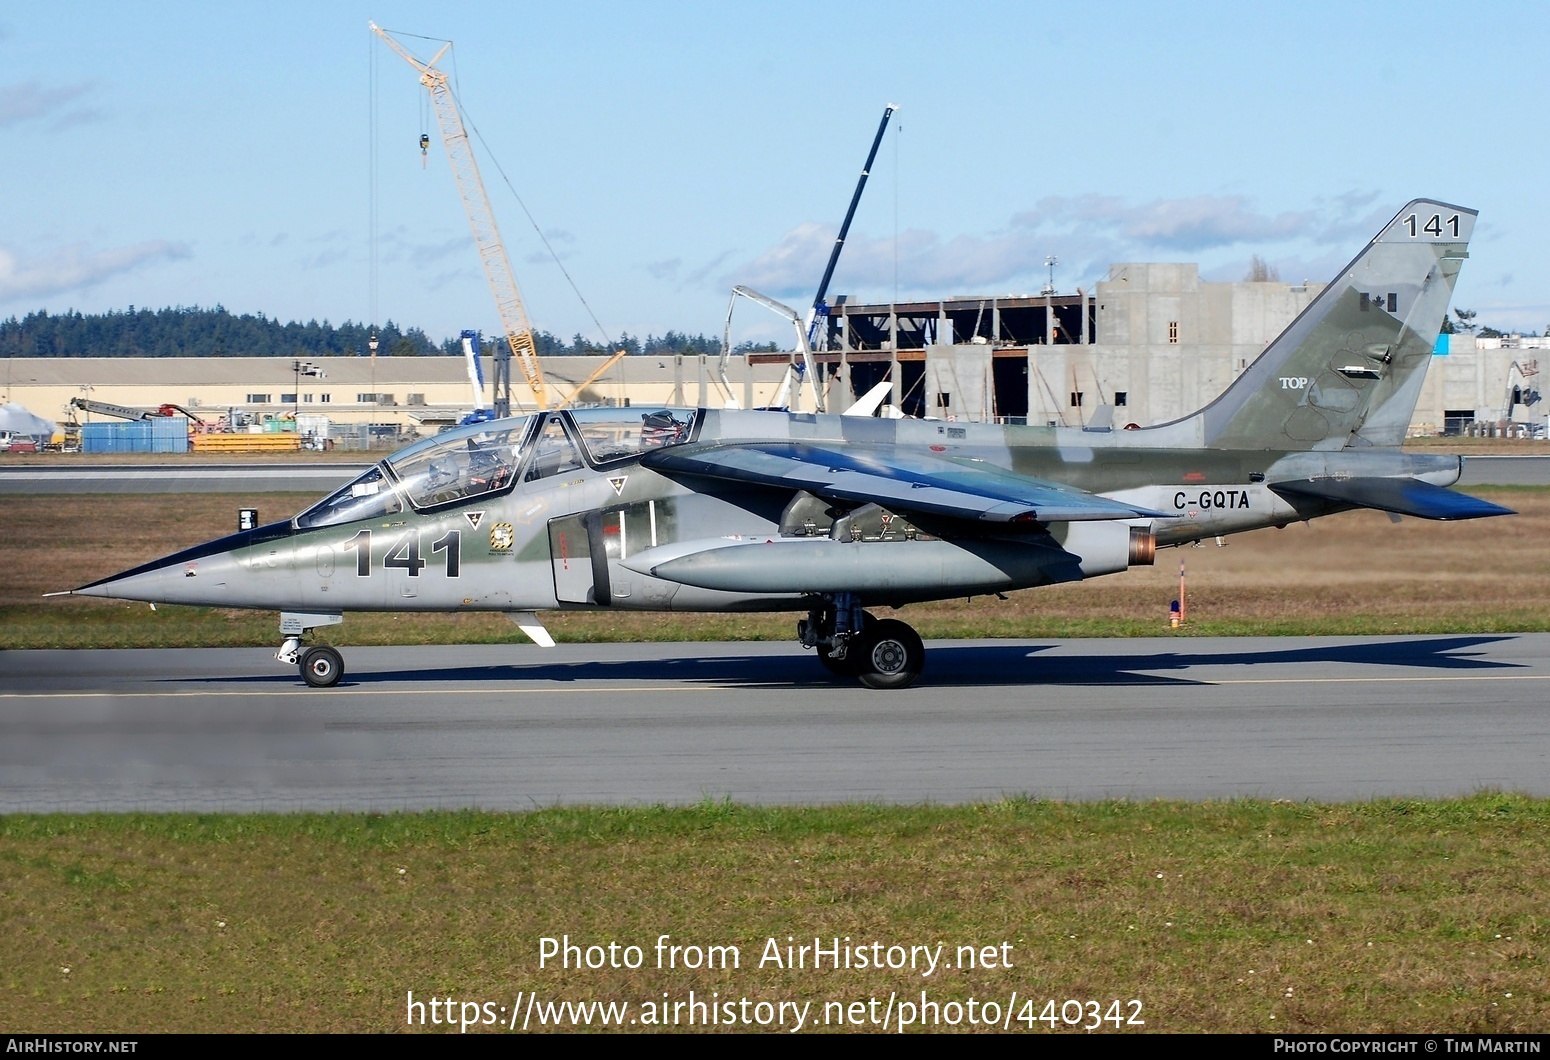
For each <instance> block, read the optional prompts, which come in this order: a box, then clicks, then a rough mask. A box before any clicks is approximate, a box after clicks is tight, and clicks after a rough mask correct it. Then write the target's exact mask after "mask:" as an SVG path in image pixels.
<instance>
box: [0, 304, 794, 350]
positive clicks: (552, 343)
mask: <svg viewBox="0 0 1550 1060" xmlns="http://www.w3.org/2000/svg"><path fill="white" fill-rule="evenodd" d="M488 334H490V335H493V336H495V337H496V340H497V341H498V340H499V338H500V331H499V330H498V329H495V330H492V331H491V332H489V333H488ZM370 338H371V328H370V327H369V326H368V325H366V324H358V323H356V322H354V321H351V320H346V321H345V322H344V323H342V324H330V323H329V322H328V321H327V320H324V321H323V322H322V323H319V322H318V321H316V320H309V321H308V322H307V323H305V324H302V323H300V322H298V321H290V322H289V323H284V324H282V323H281V322H280V321H279V320H277V319H271V318H270V317H267V316H265V315H264V314H263V313H258V314H252V313H244V314H242V315H241V316H238V315H236V314H234V313H232V312H230V311H229V310H227V309H226V308H225V307H223V306H219V305H218V306H216V307H215V308H214V309H201V308H199V307H198V306H175V307H170V308H166V309H136V308H135V307H134V306H130V307H129V308H128V309H127V310H125V311H124V312H118V311H112V310H110V311H109V312H106V313H77V312H74V311H71V312H66V313H58V314H53V313H48V312H45V311H43V310H39V311H37V312H34V313H28V314H27V315H26V316H24V317H20V318H18V317H15V316H13V317H11V318H9V319H7V320H0V356H3V357H365V356H368V355H369V353H370V348H369V346H368V345H367V343H368V341H369V340H370ZM533 338H534V343H535V345H536V346H537V348H538V353H539V356H541V357H550V356H554V357H563V356H567V355H587V356H595V355H598V354H612V353H615V352H617V351H618V350H621V349H624V350H628V351H629V352H630V353H632V354H639V355H656V356H663V355H667V354H678V353H683V354H701V353H704V354H719V353H720V352H721V340H720V339H719V338H712V337H709V336H706V335H690V334H688V333H687V332H679V331H668V332H667V333H666V334H663V335H660V336H658V335H647V336H646V337H645V338H644V339H639V338H636V337H634V336H632V335H629V334H624V335H621V336H619V339H618V341H617V342H615V343H613V344H612V345H605V344H603V343H600V342H593V341H591V340H590V339H587V338H585V337H584V336H582V335H580V334H577V335H575V336H573V337H572V338H571V340H570V341H569V342H566V341H565V340H564V339H561V338H558V337H557V336H555V335H551V334H550V333H549V332H547V331H539V332H537V333H535V334H534V336H533ZM490 341H491V339H489V338H486V339H485V345H486V348H488V345H489V343H490ZM377 342H378V347H377V354H378V356H384V357H430V356H438V355H451V356H457V355H461V354H462V352H463V348H462V344H461V342H460V341H459V340H458V339H456V338H451V339H446V340H444V341H442V342H440V343H437V342H435V341H434V340H432V339H431V337H430V336H429V335H427V334H426V333H425V332H424V331H423V330H422V329H420V328H415V327H410V328H404V327H400V326H399V325H398V324H395V323H394V322H393V321H391V320H389V321H388V322H386V323H385V324H383V325H382V326H381V327H379V328H378V329H377ZM775 348H776V347H775V344H774V343H768V344H763V345H759V344H752V343H743V344H742V345H740V346H739V347H738V350H739V352H746V351H750V350H754V351H761V350H774V349H775Z"/></svg>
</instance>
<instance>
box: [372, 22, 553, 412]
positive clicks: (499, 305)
mask: <svg viewBox="0 0 1550 1060" xmlns="http://www.w3.org/2000/svg"><path fill="white" fill-rule="evenodd" d="M367 25H369V26H370V27H371V30H372V32H373V33H375V34H376V35H377V36H379V37H381V38H382V39H383V40H384V41H386V42H387V44H388V47H390V48H392V49H393V50H394V51H395V52H397V53H398V54H399V56H401V57H402V58H403V59H404V61H405V62H407V63H408V64H409V65H410V66H413V67H414V68H415V69H416V70H418V71H419V72H420V84H422V85H424V86H425V88H426V90H427V91H429V92H430V96H431V108H432V109H433V110H434V111H435V112H436V123H437V125H439V126H440V127H441V141H442V144H443V145H445V147H446V149H447V161H448V162H449V163H450V164H451V167H452V176H453V178H454V179H455V180H456V181H457V190H458V197H459V198H460V199H462V201H463V210H464V212H465V213H467V215H468V225H469V227H470V228H472V229H473V232H474V244H475V245H476V246H477V247H478V250H479V260H480V263H481V264H483V265H484V274H485V277H486V278H487V279H488V280H489V281H490V290H491V291H492V292H493V293H494V295H495V306H496V309H497V310H499V312H500V318H501V327H502V328H503V329H505V332H506V342H507V344H508V345H510V347H511V353H512V356H513V357H515V358H516V361H517V364H518V365H520V366H521V368H522V375H523V376H524V377H525V378H526V379H527V385H528V386H529V387H530V388H531V389H532V391H533V401H534V403H535V404H536V405H537V406H538V408H539V410H540V411H542V410H545V409H547V408H548V407H549V399H548V395H547V392H546V389H545V386H544V377H543V371H542V369H541V368H540V367H539V364H538V349H537V347H536V346H535V345H534V343H533V327H532V325H531V324H529V323H528V319H527V310H526V309H525V308H523V305H522V293H521V291H520V290H519V289H518V288H517V278H516V274H515V273H513V272H512V271H511V260H510V259H509V258H508V257H507V256H506V247H505V244H503V243H502V242H501V234H500V229H499V228H498V227H496V224H495V214H494V212H493V211H492V210H491V209H490V197H489V196H488V195H487V194H485V190H484V181H483V180H482V179H481V178H480V176H479V166H478V164H477V163H476V162H475V161H474V152H473V148H472V146H471V145H470V144H469V142H468V132H467V131H466V130H465V129H464V128H463V118H462V116H461V115H460V114H458V109H457V101H456V100H455V99H453V97H452V90H451V89H450V88H449V87H448V85H447V75H446V74H445V73H443V72H442V71H441V70H439V69H437V68H436V63H437V62H438V61H439V60H440V59H441V57H442V56H443V55H444V54H446V51H447V49H448V48H450V47H451V44H450V43H448V44H446V45H443V46H442V48H441V50H440V51H438V52H437V53H436V55H435V56H434V57H433V58H432V59H431V61H430V62H428V63H426V62H421V61H420V60H419V59H416V58H415V57H414V56H413V55H412V54H411V53H410V52H409V50H408V49H407V48H405V47H404V46H403V45H402V44H399V43H398V41H396V40H394V39H393V38H392V37H391V36H389V35H388V34H387V33H386V32H385V31H383V29H382V27H380V26H378V25H377V24H376V23H375V22H368V23H367Z"/></svg>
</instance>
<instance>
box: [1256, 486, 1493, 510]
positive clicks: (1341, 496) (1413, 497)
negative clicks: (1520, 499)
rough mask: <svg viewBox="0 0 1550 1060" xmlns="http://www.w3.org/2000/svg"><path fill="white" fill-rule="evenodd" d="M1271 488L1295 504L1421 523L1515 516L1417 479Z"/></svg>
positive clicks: (1475, 498) (1463, 494)
mask: <svg viewBox="0 0 1550 1060" xmlns="http://www.w3.org/2000/svg"><path fill="white" fill-rule="evenodd" d="M1270 488H1271V489H1273V490H1275V491H1276V492H1277V493H1279V494H1281V495H1282V496H1283V497H1285V498H1286V499H1287V500H1290V501H1293V502H1294V503H1295V501H1296V499H1297V498H1298V497H1312V498H1314V499H1316V500H1321V501H1336V502H1338V503H1341V504H1349V505H1351V506H1353V507H1356V508H1376V509H1378V511H1380V512H1393V513H1394V514H1395V515H1413V516H1415V517H1416V518H1418V519H1481V518H1485V517H1486V516H1491V515H1513V514H1515V513H1514V512H1513V511H1512V509H1510V508H1503V507H1502V506H1501V505H1499V504H1492V503H1491V502H1490V501H1483V500H1481V499H1480V498H1478V497H1471V496H1469V495H1468V494H1467V493H1455V492H1454V491H1453V490H1450V489H1445V488H1443V487H1442V486H1434V485H1432V484H1431V483H1430V482H1422V481H1421V480H1420V479H1413V478H1346V479H1301V480H1297V481H1294V482H1273V483H1271V484H1270Z"/></svg>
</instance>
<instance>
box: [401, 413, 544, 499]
mask: <svg viewBox="0 0 1550 1060" xmlns="http://www.w3.org/2000/svg"><path fill="white" fill-rule="evenodd" d="M531 423H532V418H531V417H529V418H526V419H520V420H495V421H492V422H490V423H481V424H474V425H472V426H469V427H462V428H459V429H458V430H454V431H448V432H447V433H445V434H439V435H437V436H436V437H435V438H429V439H427V440H425V441H423V442H420V443H419V444H418V445H412V446H410V447H409V448H408V449H405V450H403V451H402V452H399V453H395V454H393V455H392V456H390V457H388V459H387V460H386V461H385V463H386V464H387V466H388V468H389V469H390V470H391V471H392V473H393V477H394V478H395V479H397V480H398V484H399V487H400V488H401V489H402V490H403V491H404V495H405V496H406V497H407V498H408V499H409V503H410V504H413V505H414V506H415V507H416V508H436V507H440V506H441V505H444V504H456V503H459V502H461V501H466V500H470V499H472V498H474V497H481V496H484V495H485V494H488V493H495V492H497V491H499V490H503V489H506V488H507V487H509V486H510V485H511V484H512V482H513V481H514V478H515V475H516V469H517V462H518V461H519V460H520V459H521V456H522V440H523V439H524V438H525V437H526V436H527V432H528V427H529V425H530V424H531Z"/></svg>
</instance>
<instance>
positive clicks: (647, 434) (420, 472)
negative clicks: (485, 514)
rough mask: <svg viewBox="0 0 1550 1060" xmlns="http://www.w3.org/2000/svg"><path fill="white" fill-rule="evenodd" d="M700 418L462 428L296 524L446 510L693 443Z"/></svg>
mask: <svg viewBox="0 0 1550 1060" xmlns="http://www.w3.org/2000/svg"><path fill="white" fill-rule="evenodd" d="M695 416H696V412H695V411H694V410H692V409H668V408H596V409H577V410H573V411H569V412H548V413H541V414H539V415H537V416H527V417H523V418H520V419H506V420H494V421H491V422H487V423H477V424H471V425H469V426H466V427H459V428H456V429H454V430H451V431H447V432H445V433H443V434H438V435H436V436H435V437H434V438H427V439H425V440H423V441H420V442H416V443H415V444H414V445H411V446H409V447H408V448H406V449H402V450H400V451H399V452H397V453H394V454H393V455H392V456H390V457H388V458H387V459H386V460H384V461H382V463H380V464H378V465H377V466H376V467H373V468H371V469H370V470H369V471H367V472H365V473H364V474H362V475H361V476H360V477H359V478H357V479H355V480H354V481H353V482H351V483H349V484H348V485H346V486H344V487H342V488H341V489H339V490H337V491H336V492H334V493H333V494H331V495H330V496H329V497H327V498H326V499H324V500H322V501H320V502H318V503H317V504H315V505H313V506H312V507H311V508H308V509H307V510H306V511H305V512H303V513H301V514H300V515H298V516H297V517H296V526H297V528H298V529H302V530H311V529H316V528H317V527H320V526H333V525H336V524H340V523H352V522H356V521H358V520H361V519H375V518H378V517H380V516H384V515H392V514H395V513H397V512H401V511H402V510H403V505H404V503H405V502H407V503H408V504H409V505H410V506H412V507H413V508H414V509H415V510H417V511H424V510H427V509H438V508H443V507H446V506H448V505H456V504H461V503H463V502H465V501H471V500H474V499H476V498H479V497H484V496H487V495H489V494H494V493H504V492H506V491H507V490H509V489H510V488H511V486H512V485H513V483H515V482H517V481H518V479H519V478H520V479H521V480H522V481H524V482H533V481H536V480H538V479H542V478H545V477H547V476H549V475H552V474H556V473H559V472H562V471H569V470H575V469H577V468H580V467H582V466H583V463H584V462H585V463H588V464H592V465H594V466H601V465H607V464H611V463H615V462H618V461H623V460H628V459H631V458H634V457H637V456H640V455H641V454H642V453H644V452H646V451H648V450H651V449H660V448H662V447H664V446H669V445H679V444H681V443H683V442H686V441H688V440H689V438H690V435H691V433H692V431H693V428H694V422H695ZM578 442H579V443H580V445H579V447H578V444H577V443H578ZM582 450H585V453H584V456H583V453H582Z"/></svg>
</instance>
